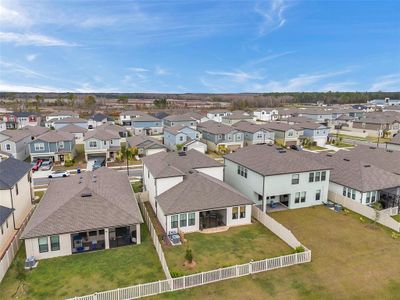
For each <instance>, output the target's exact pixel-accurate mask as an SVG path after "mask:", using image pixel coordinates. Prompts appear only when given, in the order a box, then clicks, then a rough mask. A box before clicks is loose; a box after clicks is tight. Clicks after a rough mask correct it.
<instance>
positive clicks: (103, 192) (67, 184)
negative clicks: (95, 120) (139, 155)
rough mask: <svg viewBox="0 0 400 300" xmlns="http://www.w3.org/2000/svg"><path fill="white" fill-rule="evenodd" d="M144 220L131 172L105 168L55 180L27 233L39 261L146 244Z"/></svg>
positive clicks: (30, 249)
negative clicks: (141, 240) (134, 192)
mask: <svg viewBox="0 0 400 300" xmlns="http://www.w3.org/2000/svg"><path fill="white" fill-rule="evenodd" d="M66 191H68V192H66ZM110 191H113V192H110ZM141 223H143V219H142V216H141V214H140V210H139V206H138V204H137V202H136V199H135V197H134V195H133V191H132V187H131V185H130V183H129V180H128V178H127V177H126V175H125V174H122V173H119V172H117V171H114V170H112V169H108V168H100V169H98V170H96V171H93V172H86V173H84V174H82V175H80V176H71V177H68V178H64V179H63V180H59V181H53V182H51V184H50V185H49V188H48V190H47V192H46V194H45V195H44V197H43V199H42V200H41V201H40V203H39V205H38V207H37V208H36V210H35V212H34V213H33V215H32V217H31V219H30V221H29V222H28V224H27V226H26V228H25V230H24V232H23V234H22V237H21V238H22V239H23V240H24V241H25V249H26V256H27V257H30V256H33V257H35V259H37V260H38V259H45V258H52V257H58V256H65V255H72V254H76V253H82V252H88V251H96V250H102V249H109V248H115V247H120V246H124V245H130V244H140V238H141V237H140V224H141Z"/></svg>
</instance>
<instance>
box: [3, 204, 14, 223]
mask: <svg viewBox="0 0 400 300" xmlns="http://www.w3.org/2000/svg"><path fill="white" fill-rule="evenodd" d="M13 211H14V209H12V208H9V207H5V206H2V205H0V225H3V224H4V223H5V222H6V220H7V219H8V217H9V216H10V215H11V214H12V212H13ZM9 226H10V225H9Z"/></svg>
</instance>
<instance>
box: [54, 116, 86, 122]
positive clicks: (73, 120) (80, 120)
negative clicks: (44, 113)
mask: <svg viewBox="0 0 400 300" xmlns="http://www.w3.org/2000/svg"><path fill="white" fill-rule="evenodd" d="M64 123H87V120H85V119H81V118H72V117H71V118H64V119H60V120H56V121H54V124H64Z"/></svg>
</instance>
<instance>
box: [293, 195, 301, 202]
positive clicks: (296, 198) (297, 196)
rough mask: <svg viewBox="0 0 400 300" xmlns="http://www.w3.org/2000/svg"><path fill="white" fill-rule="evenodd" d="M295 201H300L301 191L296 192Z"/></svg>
mask: <svg viewBox="0 0 400 300" xmlns="http://www.w3.org/2000/svg"><path fill="white" fill-rule="evenodd" d="M294 203H300V193H295V194H294Z"/></svg>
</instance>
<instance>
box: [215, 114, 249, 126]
mask: <svg viewBox="0 0 400 300" xmlns="http://www.w3.org/2000/svg"><path fill="white" fill-rule="evenodd" d="M240 121H248V122H253V117H252V116H250V114H248V113H247V112H244V111H233V112H232V113H231V114H228V115H227V116H224V117H222V120H221V123H222V124H226V125H234V124H236V123H237V122H240Z"/></svg>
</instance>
